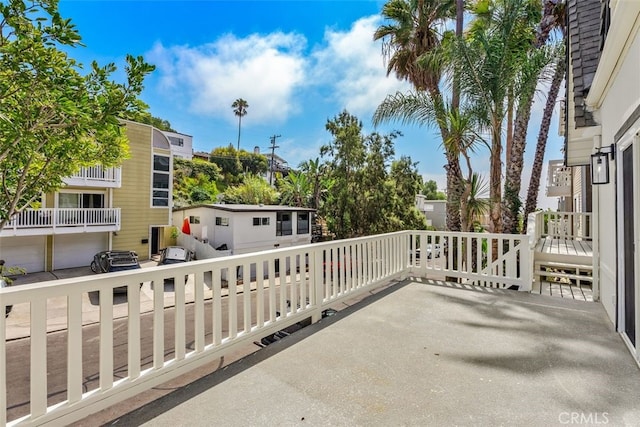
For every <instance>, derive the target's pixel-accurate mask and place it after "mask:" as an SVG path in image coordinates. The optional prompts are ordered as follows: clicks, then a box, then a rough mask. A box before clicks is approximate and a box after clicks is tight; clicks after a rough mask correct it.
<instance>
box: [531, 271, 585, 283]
mask: <svg viewBox="0 0 640 427" xmlns="http://www.w3.org/2000/svg"><path fill="white" fill-rule="evenodd" d="M535 274H536V275H537V276H545V277H560V278H566V279H573V280H579V281H581V282H593V276H583V275H580V274H570V273H556V272H553V271H542V270H538V271H536V272H535Z"/></svg>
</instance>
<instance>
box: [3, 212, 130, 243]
mask: <svg viewBox="0 0 640 427" xmlns="http://www.w3.org/2000/svg"><path fill="white" fill-rule="evenodd" d="M79 228H83V229H84V230H83V231H118V230H120V208H44V209H25V210H23V211H22V212H19V213H18V214H16V215H15V216H14V217H13V218H12V219H11V220H10V221H9V222H8V223H7V225H6V226H5V227H4V229H3V230H2V232H1V233H0V236H10V235H28V234H51V233H53V234H55V233H65V232H69V231H71V232H78V229H79Z"/></svg>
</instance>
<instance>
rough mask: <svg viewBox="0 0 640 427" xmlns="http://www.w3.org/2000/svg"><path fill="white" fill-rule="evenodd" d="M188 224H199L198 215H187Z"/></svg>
mask: <svg viewBox="0 0 640 427" xmlns="http://www.w3.org/2000/svg"><path fill="white" fill-rule="evenodd" d="M189 224H200V217H199V216H193V215H191V216H190V217H189Z"/></svg>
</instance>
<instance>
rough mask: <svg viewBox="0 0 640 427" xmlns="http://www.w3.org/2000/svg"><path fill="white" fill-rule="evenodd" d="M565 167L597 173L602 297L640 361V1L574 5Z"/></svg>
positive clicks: (572, 1) (597, 284) (596, 252)
mask: <svg viewBox="0 0 640 427" xmlns="http://www.w3.org/2000/svg"><path fill="white" fill-rule="evenodd" d="M567 15H568V23H569V26H568V30H569V31H568V50H569V52H568V53H569V55H568V56H569V67H568V70H569V74H568V99H567V105H568V108H567V119H568V121H567V127H566V147H565V163H566V165H567V166H590V168H591V181H592V185H593V187H592V188H593V190H592V200H591V203H592V207H593V222H594V227H593V234H594V237H593V241H594V247H593V257H594V271H593V283H594V298H595V297H596V296H597V297H599V299H600V301H601V303H602V305H603V306H604V308H605V310H606V312H607V315H608V316H609V319H610V320H611V321H612V322H613V323H614V325H615V327H616V329H617V330H618V331H619V332H620V334H621V336H622V337H623V340H624V342H625V343H626V344H627V346H628V348H629V349H630V350H631V353H632V354H633V355H634V356H635V358H636V360H640V346H639V343H638V334H637V331H638V330H639V329H640V311H639V310H638V307H639V306H640V251H637V250H636V249H635V248H637V247H638V245H640V217H639V216H638V212H639V211H640V197H638V190H637V189H638V188H640V138H639V135H640V78H638V64H640V26H639V25H638V22H640V2H637V1H624V0H605V1H600V0H580V1H577V0H569V1H568V3H567Z"/></svg>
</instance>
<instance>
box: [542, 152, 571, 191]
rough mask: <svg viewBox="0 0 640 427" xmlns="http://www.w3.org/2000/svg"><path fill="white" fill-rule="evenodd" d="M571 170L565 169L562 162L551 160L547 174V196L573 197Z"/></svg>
mask: <svg viewBox="0 0 640 427" xmlns="http://www.w3.org/2000/svg"><path fill="white" fill-rule="evenodd" d="M571 180H572V175H571V168H570V167H565V166H564V165H563V162H562V160H551V161H550V162H549V171H548V174H547V196H549V197H567V196H571Z"/></svg>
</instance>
